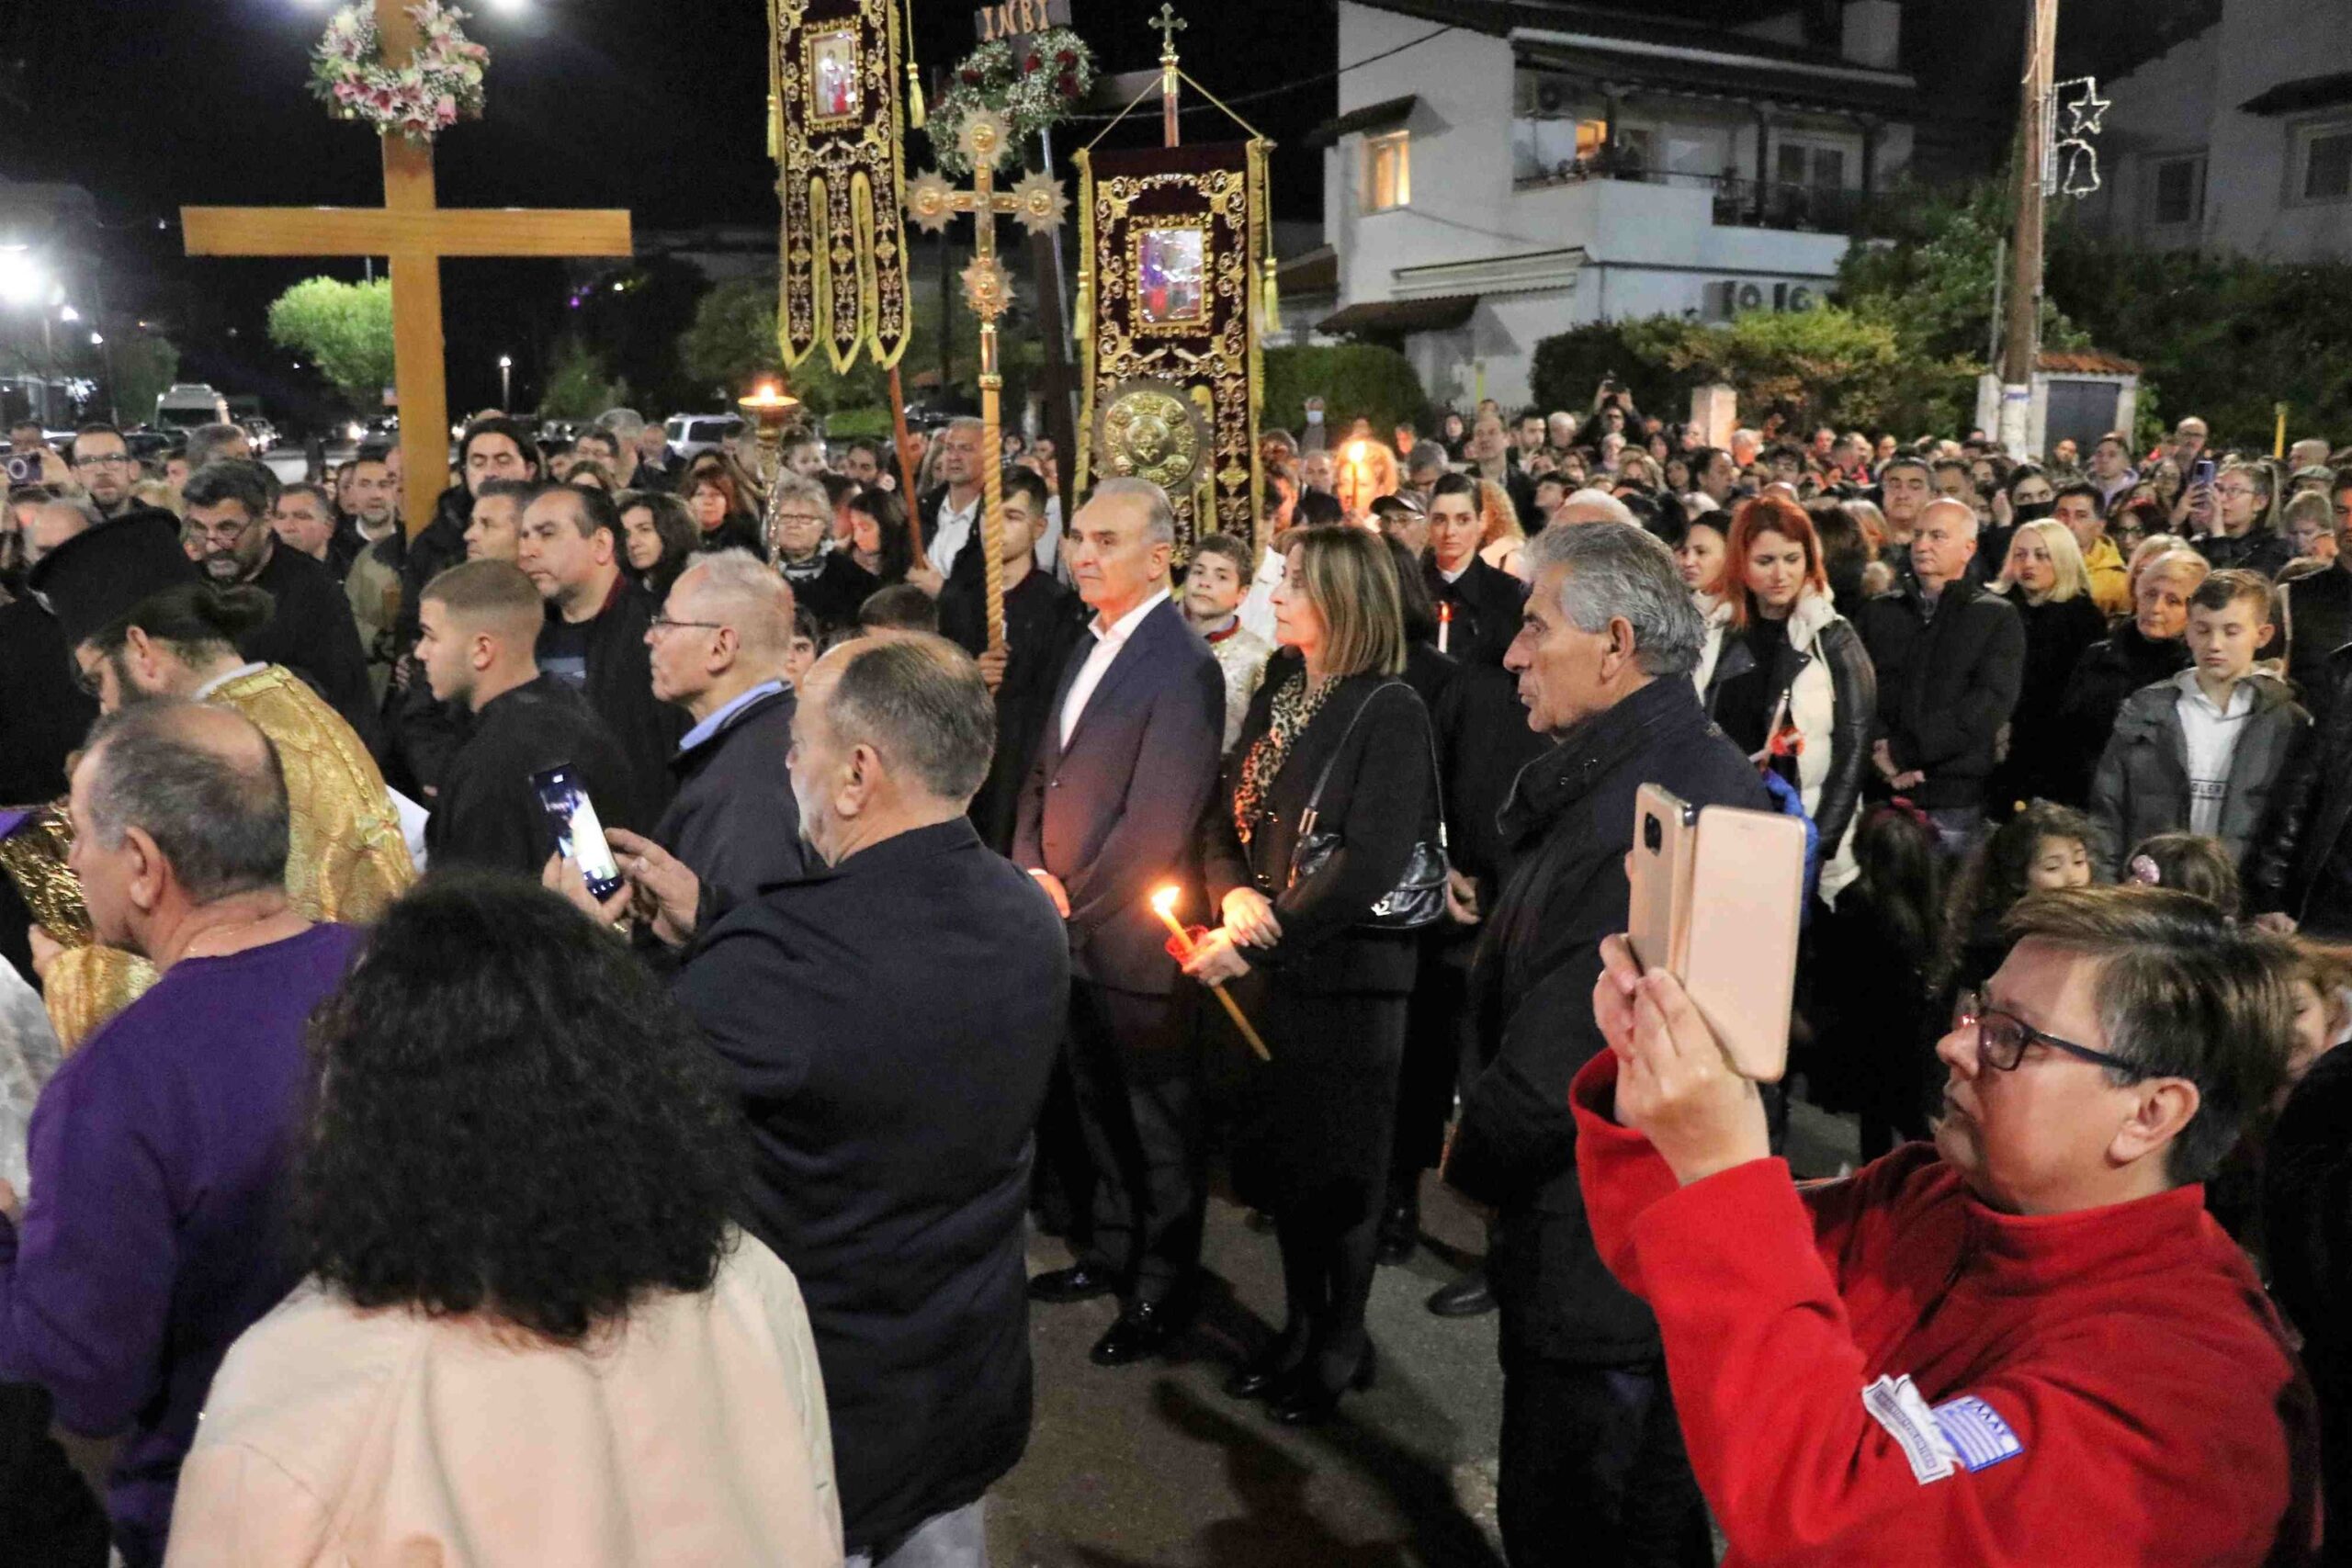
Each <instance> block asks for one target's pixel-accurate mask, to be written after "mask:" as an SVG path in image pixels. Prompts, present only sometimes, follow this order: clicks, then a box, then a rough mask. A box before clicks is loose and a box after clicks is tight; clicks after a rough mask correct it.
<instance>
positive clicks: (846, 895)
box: [572, 574, 1215, 1568]
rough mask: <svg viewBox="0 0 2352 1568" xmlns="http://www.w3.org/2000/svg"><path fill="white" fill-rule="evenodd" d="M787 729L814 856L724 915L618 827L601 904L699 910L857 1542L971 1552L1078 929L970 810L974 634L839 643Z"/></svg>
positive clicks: (677, 928)
mask: <svg viewBox="0 0 2352 1568" xmlns="http://www.w3.org/2000/svg"><path fill="white" fill-rule="evenodd" d="M690 576H691V574H690ZM681 586H684V583H683V582H682V584H681ZM1187 635H1190V634H1187ZM1204 655H1205V650H1204ZM793 739H794V740H795V742H796V743H797V744H796V749H795V750H794V752H793V756H792V788H793V791H794V793H795V794H796V795H797V796H798V799H799V807H800V831H801V836H802V837H803V838H804V839H806V840H807V841H808V844H809V850H810V852H811V853H812V854H813V855H814V857H815V858H816V859H817V860H818V861H819V862H820V863H821V864H822V868H823V869H822V871H821V873H820V874H817V875H813V876H810V877H809V878H808V879H806V880H803V881H797V882H787V883H784V884H780V885H777V886H770V887H767V888H764V889H763V890H761V891H760V892H759V893H758V894H757V895H756V896H755V897H752V898H751V899H749V900H748V901H745V902H742V903H740V904H737V905H736V906H735V907H734V908H732V909H729V910H727V911H726V912H724V913H722V914H718V915H717V916H716V917H713V916H712V915H711V913H710V910H711V906H712V905H713V903H714V902H720V901H723V900H717V899H714V898H713V897H711V896H710V895H709V894H707V893H706V892H705V891H704V890H703V889H702V888H701V887H700V886H699V885H698V884H697V881H696V879H695V876H694V874H693V873H692V872H690V871H688V870H687V869H686V868H685V867H684V866H683V865H681V864H680V863H678V862H677V861H676V860H675V859H674V858H673V857H671V856H670V855H668V854H666V853H665V852H662V850H661V849H660V848H659V847H658V846H656V845H654V844H651V843H649V842H648V841H646V840H642V839H639V838H636V837H634V836H632V835H629V834H626V833H615V834H613V835H612V838H613V840H614V843H615V846H616V848H617V849H618V850H619V851H620V853H621V863H622V867H623V871H624V873H625V874H627V875H628V878H629V879H630V882H631V888H630V889H629V890H628V891H625V892H624V893H622V894H621V895H618V896H616V898H615V899H614V900H613V902H612V904H611V905H610V906H609V907H608V908H606V909H605V911H603V912H604V913H605V914H607V915H617V914H619V913H620V912H621V911H622V909H623V908H625V907H626V906H627V905H628V904H630V903H632V902H634V903H635V904H636V905H637V907H638V908H639V911H640V912H641V913H644V914H646V915H649V916H650V918H651V919H652V920H653V922H654V926H655V929H656V931H657V932H658V934H660V935H661V936H662V938H663V939H664V940H666V941H670V942H674V943H678V944H681V945H684V944H685V943H686V942H688V940H689V937H690V935H691V934H692V933H694V932H695V929H696V927H697V925H707V930H705V931H703V932H702V933H701V935H700V938H699V940H698V941H695V942H693V945H692V947H691V951H690V953H689V954H688V956H687V957H686V959H685V963H684V969H683V970H682V971H681V972H680V974H679V976H678V980H677V987H676V990H677V996H678V999H679V1000H680V1002H682V1003H683V1004H684V1007H685V1010H686V1011H687V1012H688V1014H690V1015H691V1016H692V1017H693V1018H694V1020H695V1022H696V1023H697V1024H699V1025H700V1026H701V1029H702V1031H703V1033H704V1035H705V1036H706V1037H707V1039H708V1040H709V1042H710V1044H711V1048H712V1050H713V1051H714V1052H715V1053H716V1055H717V1057H718V1063H719V1067H720V1071H721V1074H722V1075H723V1077H724V1078H725V1079H726V1081H727V1082H728V1084H729V1087H730V1088H731V1089H732V1090H733V1091H734V1093H735V1094H736V1095H737V1097H738V1098H739V1099H740V1100H741V1103H742V1106H743V1111H744V1117H745V1120H746V1122H748V1124H749V1125H750V1128H751V1132H752V1180H751V1182H750V1183H749V1185H748V1188H747V1190H746V1197H745V1200H744V1204H743V1209H742V1219H743V1223H744V1225H745V1227H746V1228H747V1229H749V1230H750V1231H751V1232H752V1234H753V1235H757V1236H758V1237H759V1238H760V1239H761V1240H762V1241H763V1242H765V1243H766V1244H767V1245H768V1247H771V1248H772V1249H774V1251H775V1254H776V1256H777V1257H779V1258H783V1259H784V1260H785V1261H786V1263H788V1264H790V1265H791V1267H792V1271H793V1273H794V1275H795V1276H796V1277H797V1279H798V1280H799V1282H800V1289H801V1291H802V1292H803V1293H804V1294H805V1295H806V1297H807V1298H808V1303H809V1325H810V1327H811V1328H812V1329H813V1330H814V1332H815V1336H816V1340H817V1356H818V1359H819V1361H820V1363H821V1365H822V1368H823V1371H824V1375H825V1400H826V1404H827V1405H828V1407H829V1409H830V1411H831V1416H832V1429H833V1452H834V1459H835V1468H836V1472H837V1474H838V1477H839V1483H840V1488H841V1506H842V1535H843V1537H844V1544H845V1545H846V1546H847V1548H848V1551H849V1562H850V1563H851V1564H852V1565H854V1568H867V1565H869V1564H873V1563H884V1564H922V1565H923V1568H979V1565H980V1564H982V1563H984V1562H986V1561H987V1540H986V1531H985V1529H984V1521H983V1518H982V1504H983V1501H984V1500H985V1496H986V1494H987V1492H988V1489H989V1487H990V1486H992V1485H993V1484H995V1483H996V1481H997V1479H998V1478H999V1477H1001V1476H1002V1475H1003V1474H1004V1473H1005V1472H1007V1471H1009V1470H1011V1469H1012V1466H1013V1464H1014V1462H1015V1461H1018V1460H1019V1459H1020V1457H1021V1453H1022V1450H1023V1447H1024V1446H1025V1445H1026V1443H1027V1441H1028V1437H1029V1423H1030V1360H1029V1322H1028V1303H1027V1300H1026V1298H1025V1296H1024V1294H1023V1275H1024V1272H1025V1270H1024V1267H1023V1245H1024V1233H1025V1229H1026V1211H1027V1202H1028V1194H1029V1159H1030V1155H1029V1145H1030V1132H1031V1129H1032V1128H1034V1127H1035V1125H1036V1123H1037V1116H1038V1112H1039V1111H1040V1109H1041V1108H1042V1106H1043V1105H1044V1102H1045V1097H1046V1077H1047V1075H1048V1073H1049V1072H1050V1071H1051V1069H1052V1066H1053V1063H1054V1058H1055V1055H1056V1054H1057V1051H1058V1049H1059V1045H1060V1042H1061V1033H1062V1027H1063V1021H1064V1015H1065V1010H1066V1007H1067V1002H1068V996H1069V948H1068V946H1067V944H1066V943H1065V942H1064V940H1063V936H1062V931H1061V925H1060V922H1059V921H1058V920H1057V919H1055V918H1054V910H1053V907H1052V906H1051V905H1050V904H1048V903H1047V902H1046V899H1045V898H1044V897H1040V896H1039V894H1038V892H1037V890H1036V889H1035V887H1034V886H1030V882H1029V879H1028V878H1027V877H1025V876H1023V874H1021V873H1020V872H1018V871H1015V870H1014V869H1013V868H1012V866H1011V865H1009V864H1007V863H1006V862H1005V861H1004V859H1003V858H1002V857H1001V856H999V855H996V854H993V853H991V852H989V850H988V848H987V847H986V846H985V845H983V844H982V843H981V842H980V838H979V835H978V832H976V831H975V830H974V829H973V827H972V824H971V822H970V820H969V819H968V818H967V817H966V816H965V807H966V805H967V802H968V801H969V800H970V798H971V795H972V792H973V790H975V789H976V788H978V784H979V783H980V779H981V777H982V775H984V774H985V773H987V772H988V766H989V752H990V750H991V749H992V747H993V746H994V744H995V739H996V718H995V709H994V706H993V705H992V704H991V703H990V701H989V691H988V686H987V684H986V683H985V682H983V681H982V680H981V679H980V671H979V667H978V665H977V664H975V663H974V662H973V661H972V659H971V657H970V656H969V655H967V654H966V653H965V652H964V651H963V650H962V649H959V648H956V646H955V645H954V644H952V643H950V642H947V641H946V640H945V639H944V638H941V637H930V636H924V635H921V634H910V633H903V632H883V633H874V634H870V635H868V636H866V637H861V638H859V639H857V640H856V641H854V642H852V643H848V644H845V645H844V646H842V647H840V648H837V649H834V650H833V651H832V652H831V653H829V654H827V655H826V656H825V657H824V658H822V659H820V660H818V661H817V663H816V664H815V666H814V667H813V668H811V669H810V670H809V672H808V674H807V675H806V676H805V677H804V678H803V680H802V683H801V689H800V704H799V708H798V711H797V714H796V716H795V717H794V719H793ZM1214 751H1215V748H1214V746H1212V748H1211V753H1212V756H1214ZM572 897H574V898H575V899H579V898H581V897H583V894H582V892H581V891H579V890H577V889H576V888H575V889H574V891H573V893H572Z"/></svg>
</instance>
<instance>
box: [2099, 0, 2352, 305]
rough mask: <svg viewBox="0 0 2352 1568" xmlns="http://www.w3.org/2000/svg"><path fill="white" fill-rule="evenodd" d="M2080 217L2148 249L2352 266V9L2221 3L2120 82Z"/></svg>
mask: <svg viewBox="0 0 2352 1568" xmlns="http://www.w3.org/2000/svg"><path fill="white" fill-rule="evenodd" d="M2100 92H2101V95H2102V96H2105V97H2106V98H2107V99H2108V100H2109V105H2110V107H2109V109H2108V111H2107V115H2106V123H2105V125H2104V127H2103V129H2102V131H2101V133H2100V135H2099V136H2098V139H2097V145H2098V152H2099V162H2100V164H2101V165H2102V167H2101V177H2102V188H2101V189H2100V191H2099V193H2098V195H2097V196H2095V197H2091V198H2090V200H2089V202H2088V203H2086V212H2085V216H2086V218H2087V219H2088V220H2090V221H2092V222H2094V223H2096V224H2098V225H2099V226H2101V227H2102V229H2103V230H2104V231H2105V232H2107V233H2108V234H2109V235H2110V236H2111V237H2113V238H2115V239H2118V240H2123V241H2128V242H2130V243H2133V244H2137V245H2141V246H2144V247H2147V248H2150V249H2160V250H2176V249H2187V248H2196V249H2200V250H2208V251H2227V252H2234V253H2237V254H2243V255H2249V256H2257V257H2260V258H2262V259H2265V260H2268V261H2284V262H2320V261H2342V260H2345V259H2346V258H2347V257H2352V5H2346V4H2345V0H2223V4H2222V15H2221V19H2220V20H2219V21H2217V22H2215V23H2214V24H2213V25H2212V26H2211V27H2209V28H2206V29H2205V30H2204V31H2203V32H2201V33H2199V34H2197V35H2196V36H2195V37H2193V38H2191V39H2188V40H2187V41H2186V42H2183V43H2179V44H2177V45H2175V46H2174V47H2173V48H2172V49H2171V50H2170V51H2167V52H2165V53H2164V54H2162V55H2160V56H2158V57H2157V58H2156V59H2154V60H2152V61H2150V62H2147V63H2146V64H2144V65H2142V66H2140V67H2139V68H2138V69H2136V70H2134V71H2133V72H2131V74H2129V75H2127V76H2123V77H2120V78H2118V79H2117V80H2116V81H2114V82H2112V83H2108V84H2104V85H2102V86H2101V88H2100Z"/></svg>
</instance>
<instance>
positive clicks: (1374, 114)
mask: <svg viewBox="0 0 2352 1568" xmlns="http://www.w3.org/2000/svg"><path fill="white" fill-rule="evenodd" d="M1419 107H1421V100H1420V99H1419V97H1417V96H1414V95H1412V94H1410V93H1408V94H1406V95H1405V96H1403V97H1401V98H1384V99H1382V100H1381V101H1380V102H1378V103H1376V104H1366V105H1365V106H1364V107H1362V108H1360V109H1350V110H1349V111H1348V112H1347V113H1345V114H1343V115H1341V116H1340V118H1337V119H1327V120H1325V121H1324V122H1323V123H1322V124H1320V125H1318V126H1317V127H1316V128H1315V129H1314V130H1310V131H1308V132H1307V133H1306V145H1307V146H1309V147H1329V146H1330V145H1331V144H1332V143H1333V142H1335V141H1339V140H1340V138H1341V137H1342V136H1353V135H1355V134H1356V133H1357V132H1359V131H1373V130H1395V129H1396V128H1397V127H1398V126H1400V125H1402V124H1404V123H1405V122H1406V121H1407V120H1408V119H1409V118H1412V114H1413V111H1414V110H1415V109H1417V108H1419Z"/></svg>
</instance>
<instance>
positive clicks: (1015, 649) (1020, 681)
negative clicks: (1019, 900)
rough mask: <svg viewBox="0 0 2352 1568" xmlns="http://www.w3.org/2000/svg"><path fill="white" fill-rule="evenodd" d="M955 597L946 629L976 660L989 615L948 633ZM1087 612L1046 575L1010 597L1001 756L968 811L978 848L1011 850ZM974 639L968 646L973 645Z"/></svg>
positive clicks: (943, 618) (944, 620) (999, 722)
mask: <svg viewBox="0 0 2352 1568" xmlns="http://www.w3.org/2000/svg"><path fill="white" fill-rule="evenodd" d="M948 586H949V592H947V593H942V594H941V595H940V597H939V617H940V630H941V631H942V633H943V634H944V635H946V636H947V637H949V638H950V639H951V640H952V641H955V642H956V643H958V644H960V645H961V646H962V647H963V649H964V650H965V651H966V652H967V653H970V654H972V655H974V656H976V657H977V656H978V654H979V652H980V650H981V649H984V648H986V647H987V646H988V633H987V631H986V629H985V622H986V618H987V617H986V615H985V614H983V615H975V616H969V617H960V616H959V617H956V618H955V621H954V629H952V630H951V629H950V620H951V617H950V615H949V610H950V608H951V606H952V604H954V601H952V600H951V599H950V596H949V595H950V594H951V593H953V592H954V589H955V585H954V584H953V583H952V582H951V583H950V584H949V585H948ZM1082 610H1083V607H1082V606H1081V605H1080V604H1079V599H1078V595H1077V594H1075V593H1072V592H1070V591H1069V589H1067V588H1065V587H1063V586H1062V585H1061V584H1060V583H1058V582H1057V581H1054V580H1053V579H1052V578H1051V577H1048V576H1047V575H1046V573H1044V572H1042V571H1032V572H1031V573H1030V574H1029V575H1028V576H1026V577H1024V578H1023V579H1022V580H1021V581H1020V582H1019V583H1018V584H1017V585H1016V586H1015V587H1013V588H1012V590H1011V591H1009V592H1007V593H1006V594H1005V596H1004V645H1005V664H1004V680H1003V681H1002V682H1001V683H1000V684H999V685H998V686H997V689H996V750H995V752H994V753H993V754H992V755H991V756H990V757H989V776H988V777H987V778H985V779H982V780H981V781H980V787H979V791H978V794H976V795H973V796H972V804H971V806H970V807H969V808H968V809H967V812H966V815H967V816H969V817H970V818H971V819H972V826H973V827H975V828H977V829H979V830H980V841H981V842H983V843H985V844H987V845H988V847H989V848H990V849H992V850H994V851H995V852H997V853H999V854H1008V853H1010V852H1012V835H1013V830H1014V829H1015V828H1016V827H1017V826H1018V825H1019V821H1020V817H1021V788H1022V785H1023V784H1025V783H1027V782H1028V778H1029V763H1030V760H1031V759H1032V758H1034V757H1035V756H1036V754H1037V742H1038V741H1039V740H1040V739H1042V738H1043V737H1044V735H1045V733H1046V723H1047V722H1048V719H1049V717H1050V716H1051V715H1052V713H1053V711H1054V694H1055V693H1056V691H1057V689H1058V688H1059V685H1060V682H1061V674H1062V660H1064V659H1066V658H1068V657H1069V649H1070V645H1071V644H1072V643H1073V642H1075V641H1077V640H1078V639H1079V638H1080V637H1083V636H1085V635H1086V624H1085V621H1084V620H1083V618H1082ZM967 639H968V640H967Z"/></svg>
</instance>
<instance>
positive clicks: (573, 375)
mask: <svg viewBox="0 0 2352 1568" xmlns="http://www.w3.org/2000/svg"><path fill="white" fill-rule="evenodd" d="M627 402H628V381H627V380H626V379H621V380H615V379H614V378H612V376H611V375H610V373H609V372H608V371H607V370H606V368H605V356H604V355H602V354H599V353H598V352H596V350H594V349H593V348H590V347H589V346H588V345H587V344H584V343H582V341H581V340H580V339H579V338H577V337H566V338H565V339H564V340H563V341H562V342H560V343H559V344H556V345H555V359H554V362H553V363H552V364H551V365H550V366H549V367H548V384H547V388H546V389H545V390H544V391H542V392H541V393H540V394H539V412H540V413H541V414H542V415H544V416H546V417H548V418H551V419H594V418H595V417H596V416H597V415H598V414H600V413H603V412H605V410H606V409H610V408H619V407H621V406H623V405H624V404H626V403H627Z"/></svg>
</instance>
